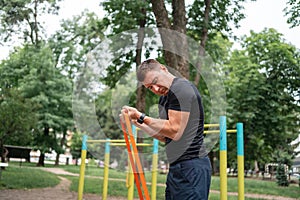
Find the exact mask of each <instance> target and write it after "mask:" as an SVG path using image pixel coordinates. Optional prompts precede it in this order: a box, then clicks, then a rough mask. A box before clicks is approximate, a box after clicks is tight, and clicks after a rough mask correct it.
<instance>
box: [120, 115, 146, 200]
mask: <svg viewBox="0 0 300 200" xmlns="http://www.w3.org/2000/svg"><path fill="white" fill-rule="evenodd" d="M124 117H125V123H126V127H127V131H128V135H129V139H130V143H131V147H132V150H133V154H134V158H135V161H136V165H137V172H138V174H139V178H140V181H141V183H142V187H143V190H144V193H145V198H146V200H150V196H149V192H148V188H147V185H146V179H145V176H144V171H143V168H142V165H141V161H140V158H139V154H138V150H137V146H136V143H135V139H134V136H133V134H132V128H131V123H130V120H129V116H128V114H125V115H124ZM130 152H131V153H132V151H130ZM128 153H129V152H128ZM131 166H135V163H131Z"/></svg>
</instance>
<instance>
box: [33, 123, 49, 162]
mask: <svg viewBox="0 0 300 200" xmlns="http://www.w3.org/2000/svg"><path fill="white" fill-rule="evenodd" d="M44 135H45V136H46V137H47V136H49V127H44ZM36 166H38V167H39V166H42V167H45V152H43V151H41V155H40V157H39V162H38V163H37V164H36Z"/></svg>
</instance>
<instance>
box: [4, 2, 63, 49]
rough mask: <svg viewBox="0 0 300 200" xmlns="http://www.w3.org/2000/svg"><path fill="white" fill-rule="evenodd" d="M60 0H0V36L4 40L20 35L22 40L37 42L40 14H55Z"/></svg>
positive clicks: (40, 30)
mask: <svg viewBox="0 0 300 200" xmlns="http://www.w3.org/2000/svg"><path fill="white" fill-rule="evenodd" d="M59 1H60V0H35V1H33V0H24V1H23V0H3V1H0V20H1V25H2V27H3V28H1V30H0V31H1V37H2V38H3V40H4V42H7V41H9V40H11V39H12V38H13V37H12V36H20V35H21V34H22V35H21V38H22V39H24V40H23V41H24V42H29V41H30V42H31V43H32V44H38V41H39V40H40V39H41V37H42V35H40V33H41V32H42V30H43V27H42V26H41V24H42V23H41V22H40V21H39V19H38V18H39V17H41V14H46V13H48V14H57V11H58V9H59V7H58V5H57V2H59Z"/></svg>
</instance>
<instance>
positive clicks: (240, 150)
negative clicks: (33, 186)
mask: <svg viewBox="0 0 300 200" xmlns="http://www.w3.org/2000/svg"><path fill="white" fill-rule="evenodd" d="M126 121H127V120H126ZM128 121H129V120H128ZM128 121H127V122H126V126H127V130H129V139H130V135H131V136H133V133H135V132H136V130H135V126H132V127H131V126H130V122H129V123H128ZM123 126H124V125H122V130H123V133H124V137H125V134H126V133H127V132H124V129H123ZM128 127H130V128H129V129H128ZM211 127H216V128H218V127H219V130H205V131H204V134H215V133H219V135H220V141H219V142H220V200H227V133H236V134H237V161H238V200H244V199H245V196H244V135H243V123H237V124H236V129H235V130H227V126H226V117H225V116H221V117H220V120H219V124H205V125H204V128H211ZM130 133H131V134H130ZM127 136H128V135H127ZM125 138H126V137H125ZM127 139H128V138H127ZM129 139H128V140H129ZM131 141H134V140H131V139H130V142H131ZM87 142H90V143H95V142H105V143H106V144H105V161H104V179H103V193H102V199H103V200H105V199H107V186H108V168H109V167H108V166H109V151H110V146H127V143H124V142H126V140H110V139H107V140H87V136H86V135H84V136H83V139H82V151H81V160H82V161H83V160H85V159H86V151H87ZM128 142H129V141H128ZM136 146H153V158H152V159H153V160H152V184H151V200H156V185H157V183H156V182H157V163H158V140H156V139H154V140H153V145H152V144H144V143H136ZM127 151H128V153H129V152H130V151H131V153H134V152H133V151H135V150H132V149H129V150H128V146H127ZM131 155H132V154H131ZM129 156H130V153H129ZM135 156H138V152H137V151H136V155H135V153H134V156H132V157H133V159H134V158H135ZM129 159H130V158H129ZM130 163H132V162H130ZM132 166H133V165H132ZM135 167H137V165H135ZM135 169H137V168H135ZM135 169H133V170H135ZM84 171H85V162H81V166H80V176H79V186H78V200H82V196H83V186H84ZM140 171H142V170H139V171H138V172H140ZM133 172H134V171H133ZM133 174H135V173H131V175H132V176H133ZM135 179H136V180H135V181H136V182H135V183H136V186H137V187H139V186H138V185H140V184H142V186H143V183H142V181H143V180H144V179H143V178H142V180H141V178H139V179H137V178H135ZM130 180H132V181H133V177H132V178H131V179H130ZM143 187H144V186H143ZM138 190H141V189H139V188H138ZM144 190H145V188H144ZM138 192H139V195H142V191H138ZM133 193H134V187H133V184H131V187H129V188H128V200H132V199H133ZM144 193H145V196H146V199H148V197H147V195H146V193H147V192H145V191H144ZM148 195H149V194H148ZM140 197H141V196H140Z"/></svg>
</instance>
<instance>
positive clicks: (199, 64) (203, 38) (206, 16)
mask: <svg viewBox="0 0 300 200" xmlns="http://www.w3.org/2000/svg"><path fill="white" fill-rule="evenodd" d="M210 6H211V0H205V11H204V26H203V30H202V35H201V42H200V47H199V51H198V52H199V58H200V60H199V61H198V62H197V70H198V73H196V77H195V80H194V84H195V85H198V84H199V81H200V73H201V68H202V62H201V58H203V57H204V56H205V45H206V41H207V37H208V28H207V27H208V22H209V12H210Z"/></svg>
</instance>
